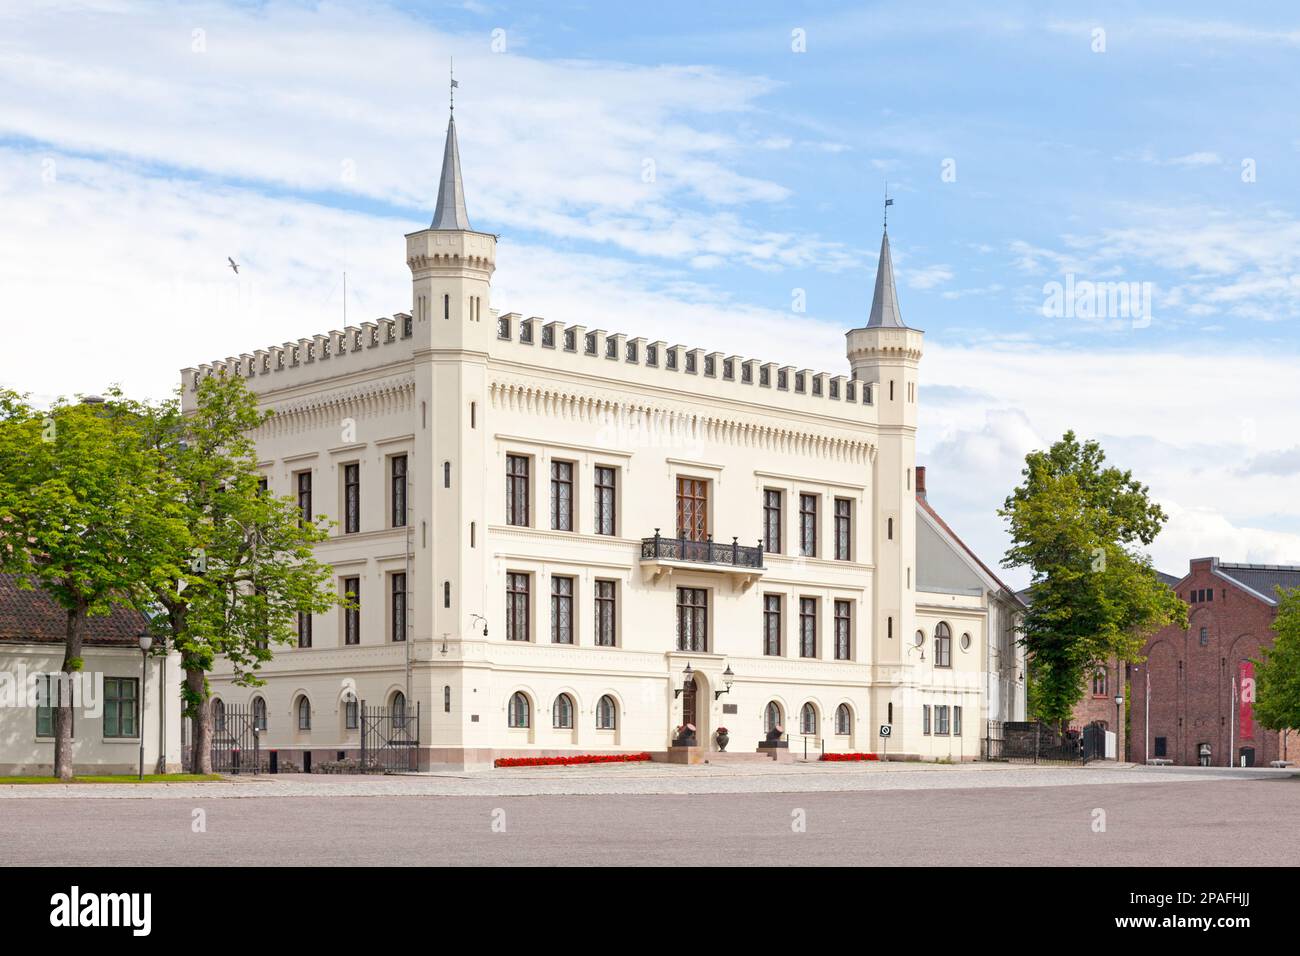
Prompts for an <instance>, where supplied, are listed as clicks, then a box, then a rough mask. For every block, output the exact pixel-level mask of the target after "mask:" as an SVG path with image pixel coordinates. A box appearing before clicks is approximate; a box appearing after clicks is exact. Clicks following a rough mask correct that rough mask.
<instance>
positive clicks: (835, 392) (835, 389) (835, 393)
mask: <svg viewBox="0 0 1300 956" xmlns="http://www.w3.org/2000/svg"><path fill="white" fill-rule="evenodd" d="M839 397H840V383H839V382H837V381H836V380H835V379H831V398H839Z"/></svg>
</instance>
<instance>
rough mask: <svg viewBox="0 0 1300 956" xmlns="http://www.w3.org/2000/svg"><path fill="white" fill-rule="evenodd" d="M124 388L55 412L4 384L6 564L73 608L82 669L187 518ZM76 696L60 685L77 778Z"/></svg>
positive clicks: (0, 528)
mask: <svg viewBox="0 0 1300 956" xmlns="http://www.w3.org/2000/svg"><path fill="white" fill-rule="evenodd" d="M156 465H157V459H156V456H155V454H154V453H153V451H152V450H151V449H150V448H149V447H148V446H147V445H146V444H145V443H144V442H143V441H142V440H141V435H140V432H139V430H138V429H137V428H135V427H134V416H133V415H132V414H131V412H130V410H129V408H128V407H127V403H125V402H123V400H122V396H121V394H120V393H119V392H117V391H116V390H114V391H113V392H111V393H110V395H109V398H108V400H106V401H103V400H101V401H96V402H81V403H69V402H67V401H65V400H62V399H60V400H59V401H57V402H55V403H54V405H53V406H52V407H51V408H50V410H49V411H48V412H42V411H39V410H37V409H34V408H32V407H31V406H30V405H29V404H27V402H26V401H25V400H24V399H23V398H22V397H21V396H19V395H17V394H15V393H13V392H9V391H5V392H0V570H3V571H4V572H6V573H11V574H16V575H18V576H19V577H20V580H21V582H22V585H23V586H25V587H39V588H41V589H42V590H44V591H45V592H46V593H47V594H48V595H49V596H50V597H51V598H52V599H53V600H54V601H55V602H56V603H57V604H58V605H59V606H60V607H61V608H63V610H64V611H65V612H66V614H67V629H66V634H65V638H64V654H63V664H62V671H63V673H64V674H65V675H72V674H74V673H76V672H77V671H80V670H81V669H82V644H83V642H84V639H85V635H86V624H87V621H88V619H89V618H91V617H93V616H98V615H104V614H108V613H109V612H110V611H111V610H112V607H113V605H114V604H116V603H126V602H128V601H129V600H130V599H131V598H132V596H133V595H134V594H135V593H136V592H137V590H138V587H139V584H140V582H141V581H143V580H146V579H147V578H148V577H150V576H151V575H152V574H155V573H160V572H159V569H157V568H152V567H150V566H149V563H148V562H149V558H150V556H153V555H157V554H163V553H166V552H167V550H168V542H175V541H178V540H181V539H182V538H183V536H184V528H183V525H182V523H181V521H180V518H179V514H178V509H177V507H176V505H175V500H174V498H175V496H174V494H173V489H172V488H171V487H169V482H168V481H167V480H165V478H159V479H157V480H155V479H154V475H155V473H156V471H157V469H156ZM72 705H73V701H72V700H71V695H70V694H63V695H60V697H59V701H58V707H57V709H56V711H55V721H54V772H55V775H56V776H58V777H60V778H61V779H64V780H67V779H71V777H72V773H73V766H72Z"/></svg>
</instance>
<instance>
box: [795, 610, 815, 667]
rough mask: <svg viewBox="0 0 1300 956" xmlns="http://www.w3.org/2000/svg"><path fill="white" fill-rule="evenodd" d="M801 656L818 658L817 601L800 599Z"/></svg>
mask: <svg viewBox="0 0 1300 956" xmlns="http://www.w3.org/2000/svg"><path fill="white" fill-rule="evenodd" d="M799 656H800V657H816V656H817V599H816V598H800V599H799Z"/></svg>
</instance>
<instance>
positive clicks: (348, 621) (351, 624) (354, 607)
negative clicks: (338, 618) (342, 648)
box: [343, 578, 361, 644]
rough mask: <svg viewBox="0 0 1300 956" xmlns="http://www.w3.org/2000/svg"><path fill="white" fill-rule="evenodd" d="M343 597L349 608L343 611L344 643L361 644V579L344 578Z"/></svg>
mask: <svg viewBox="0 0 1300 956" xmlns="http://www.w3.org/2000/svg"><path fill="white" fill-rule="evenodd" d="M343 595H344V596H345V597H346V598H347V599H348V605H349V606H348V607H345V608H344V609H343V643H344V644H360V643H361V579H360V578H344V579H343Z"/></svg>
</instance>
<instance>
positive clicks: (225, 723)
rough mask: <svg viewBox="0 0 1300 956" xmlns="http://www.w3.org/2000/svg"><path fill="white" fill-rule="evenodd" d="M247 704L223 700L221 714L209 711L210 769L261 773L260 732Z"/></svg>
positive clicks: (262, 756) (227, 771)
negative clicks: (238, 705)
mask: <svg viewBox="0 0 1300 956" xmlns="http://www.w3.org/2000/svg"><path fill="white" fill-rule="evenodd" d="M265 731H266V728H265V727H259V726H258V723H257V717H256V716H254V714H253V710H252V708H250V707H234V706H231V705H229V704H227V705H226V706H225V708H224V710H223V711H222V713H221V714H217V713H215V712H214V713H213V715H212V772H213V773H233V774H238V773H253V774H257V773H261V772H262V771H263V770H265V769H266V768H265V767H263V766H262V762H263V759H264V755H263V753H262V734H263V733H265Z"/></svg>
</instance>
